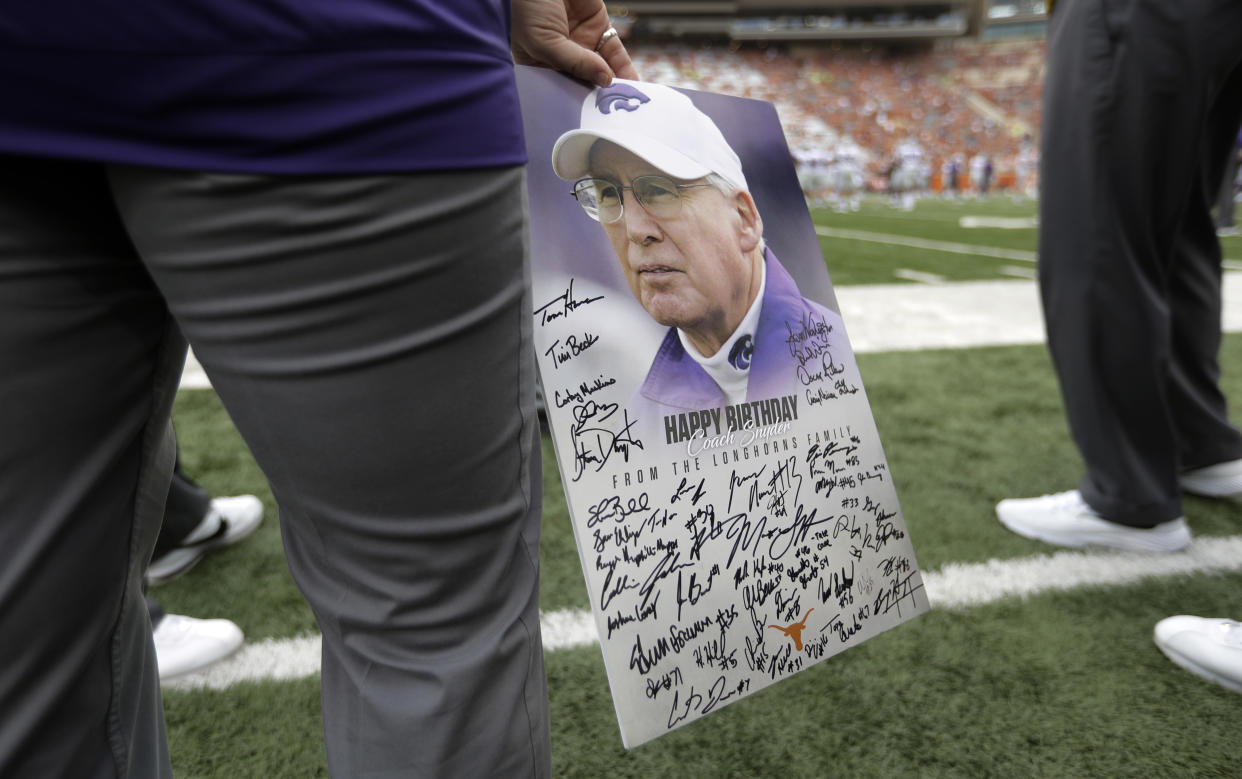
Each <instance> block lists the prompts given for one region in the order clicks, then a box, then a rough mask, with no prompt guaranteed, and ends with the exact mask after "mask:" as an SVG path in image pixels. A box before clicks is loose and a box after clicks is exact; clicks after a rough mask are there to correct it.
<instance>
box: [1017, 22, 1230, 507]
mask: <svg viewBox="0 0 1242 779" xmlns="http://www.w3.org/2000/svg"><path fill="white" fill-rule="evenodd" d="M1048 46H1049V56H1048V74H1047V82H1046V85H1045V90H1044V101H1045V102H1044V117H1043V124H1044V128H1045V129H1044V136H1043V149H1042V155H1041V157H1042V159H1043V160H1044V161H1045V163H1046V164H1045V169H1044V171H1043V174H1042V181H1043V191H1042V194H1041V215H1040V235H1039V239H1040V268H1039V272H1040V285H1041V291H1042V294H1043V303H1044V311H1045V316H1046V319H1047V327H1048V342H1049V348H1050V350H1051V352H1052V357H1053V362H1054V364H1055V366H1056V370H1057V374H1058V376H1059V378H1060V381H1061V391H1062V395H1063V398H1064V401H1065V407H1066V413H1067V416H1068V418H1069V424H1070V430H1071V432H1072V433H1073V436H1074V440H1075V442H1076V443H1077V444H1078V447H1079V450H1080V451H1081V452H1082V456H1083V459H1084V460H1085V462H1086V466H1087V473H1086V476H1085V477H1084V479H1083V481H1082V483H1081V484H1080V486H1079V489H1080V491H1081V493H1082V497H1083V498H1084V499H1085V500H1086V501H1087V503H1088V504H1089V505H1090V506H1091V507H1092V508H1094V509H1095V510H1096V511H1097V512H1099V513H1100V514H1101V515H1103V516H1104V517H1106V518H1108V519H1110V520H1112V521H1114V522H1118V523H1121V524H1125V525H1131V526H1135V527H1152V526H1155V525H1157V524H1159V523H1161V522H1165V521H1167V520H1171V519H1174V518H1176V517H1178V516H1180V515H1181V513H1182V509H1181V498H1180V493H1179V487H1178V473H1179V470H1181V469H1187V468H1194V467H1201V466H1207V465H1212V464H1215V463H1218V462H1222V461H1226V460H1231V459H1236V458H1239V457H1242V435H1239V433H1238V430H1237V429H1236V428H1234V427H1233V426H1232V425H1230V424H1229V421H1228V418H1227V414H1226V408H1225V399H1224V396H1223V395H1222V394H1221V391H1220V388H1219V386H1218V378H1219V374H1220V370H1219V365H1218V362H1217V354H1218V352H1219V348H1220V342H1221V331H1220V316H1221V291H1220V280H1221V254H1220V246H1219V243H1218V242H1217V239H1216V235H1215V229H1214V226H1213V224H1212V220H1211V217H1210V214H1209V208H1210V205H1211V203H1212V201H1213V199H1214V198H1215V196H1216V193H1217V191H1218V189H1217V188H1218V187H1219V185H1220V164H1221V161H1222V160H1223V159H1224V156H1225V149H1226V146H1227V144H1228V143H1231V142H1232V140H1233V133H1234V132H1235V131H1236V130H1237V127H1238V123H1239V121H1240V120H1242V4H1239V3H1216V2H1209V0H1188V1H1187V2H1184V3H1158V2H1149V1H1148V0H1062V2H1060V3H1058V4H1057V7H1056V11H1055V13H1054V14H1053V16H1052V23H1051V28H1050V30H1049V44H1048Z"/></svg>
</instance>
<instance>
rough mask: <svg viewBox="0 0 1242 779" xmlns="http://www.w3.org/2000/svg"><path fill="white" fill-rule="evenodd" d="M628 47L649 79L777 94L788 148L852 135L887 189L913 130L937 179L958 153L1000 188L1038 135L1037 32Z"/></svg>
mask: <svg viewBox="0 0 1242 779" xmlns="http://www.w3.org/2000/svg"><path fill="white" fill-rule="evenodd" d="M629 45H630V47H631V50H632V51H633V53H634V59H635V63H636V65H637V66H638V70H639V73H641V74H642V76H643V78H644V79H646V80H649V81H659V82H663V83H667V84H671V85H673V86H681V87H688V88H692V89H702V90H707V91H713V92H723V93H726V94H732V95H738V96H742V97H752V98H758V99H762V100H768V101H770V102H772V103H774V104H775V105H776V107H777V111H778V112H779V114H780V116H781V121H782V124H783V125H784V127H785V132H786V135H787V138H788V141H789V145H790V148H791V150H793V151H794V152H795V156H799V155H815V154H819V153H824V152H829V151H830V150H831V148H832V147H833V146H834V145H835V144H836V143H837V141H838V139H839V138H840V137H841V136H844V135H848V136H850V137H852V138H853V140H854V141H856V142H857V143H858V144H859V145H860V146H861V147H862V148H863V150H864V152H865V157H866V159H867V174H868V178H869V181H870V182H872V185H873V188H876V187H880V186H884V182H885V180H886V177H885V172H886V170H887V169H888V168H889V166H890V165H891V163H892V161H893V158H894V155H895V151H896V148H897V146H898V144H900V143H902V142H903V141H907V140H909V139H911V138H913V139H915V140H917V141H918V143H919V144H921V145H922V147H923V149H924V150H925V152H926V154H927V159H928V162H929V163H930V168H931V171H932V176H933V178H932V186H933V188H938V187H939V184H940V181H939V179H940V171H941V170H942V169H943V167H944V163H945V161H947V160H948V159H949V158H950V157H952V156H954V155H961V157H962V158H963V159H970V158H972V157H976V156H980V155H982V156H983V157H990V158H991V159H992V160H993V165H994V170H995V175H994V177H993V180H994V182H995V185H996V186H997V187H998V188H1006V187H1008V186H1012V184H1013V182H1014V180H1015V178H1016V172H1015V169H1016V167H1017V163H1016V158H1017V155H1018V154H1019V152H1020V151H1021V147H1022V140H1023V138H1024V137H1028V136H1029V137H1034V136H1036V135H1038V132H1039V106H1040V97H1041V92H1042V81H1043V67H1044V53H1045V46H1044V41H1043V40H1042V39H1037V40H1018V41H1005V42H997V43H981V42H977V41H967V40H963V39H953V40H945V41H941V42H939V43H938V44H936V45H934V46H925V47H920V48H915V49H909V48H896V49H888V48H883V47H879V46H875V45H867V44H863V45H853V46H850V45H841V44H837V45H834V46H831V47H829V46H818V47H812V46H801V47H793V46H791V47H785V46H778V45H767V46H764V47H757V46H741V45H737V44H734V45H733V46H732V47H729V48H725V47H719V46H715V47H698V46H695V45H692V44H686V43H658V44H647V43H644V42H641V41H638V42H631V43H630V44H629ZM963 184H964V185H968V182H966V181H963Z"/></svg>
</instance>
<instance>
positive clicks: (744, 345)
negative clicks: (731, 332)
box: [729, 335, 755, 371]
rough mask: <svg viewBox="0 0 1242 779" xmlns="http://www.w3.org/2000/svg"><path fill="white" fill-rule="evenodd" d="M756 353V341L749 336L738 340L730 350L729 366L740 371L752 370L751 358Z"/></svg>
mask: <svg viewBox="0 0 1242 779" xmlns="http://www.w3.org/2000/svg"><path fill="white" fill-rule="evenodd" d="M754 353H755V341H754V339H753V338H751V337H750V336H749V335H744V336H742V337H741V338H739V339H737V342H736V343H734V344H733V348H732V349H730V350H729V364H730V365H732V366H733V367H734V368H737V369H738V370H739V371H744V370H748V369H749V368H750V356H751V355H752V354H754Z"/></svg>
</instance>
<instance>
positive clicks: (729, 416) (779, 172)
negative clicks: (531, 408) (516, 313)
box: [519, 68, 928, 747]
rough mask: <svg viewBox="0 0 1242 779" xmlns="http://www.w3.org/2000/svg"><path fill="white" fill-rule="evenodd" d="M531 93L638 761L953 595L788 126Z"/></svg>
mask: <svg viewBox="0 0 1242 779" xmlns="http://www.w3.org/2000/svg"><path fill="white" fill-rule="evenodd" d="M519 86H520V89H521V96H522V105H523V107H524V110H525V125H526V135H527V145H528V153H529V157H530V164H529V178H528V187H529V199H530V212H531V249H532V258H533V290H534V306H535V313H534V316H535V347H536V351H537V353H538V360H539V373H540V378H541V381H542V384H543V392H544V398H545V404H546V406H547V410H548V416H549V422H550V427H551V432H552V437H553V440H554V442H555V448H556V452H557V459H558V462H559V466H560V470H561V474H562V477H563V481H564V484H565V491H566V496H567V499H568V504H569V511H570V516H571V520H572V522H573V526H574V533H575V537H576V540H577V545H578V551H579V555H580V558H581V563H582V569H583V572H584V574H585V577H586V584H587V588H588V590H589V592H590V598H591V606H592V610H593V613H594V616H595V620H596V625H597V627H598V630H599V635H600V639H601V645H602V648H603V654H604V662H605V665H606V667H607V671H608V678H609V683H610V685H611V687H612V694H613V701H614V704H615V706H616V711H617V718H618V721H619V722H620V726H621V735H622V740H623V741H624V743H625V745H626V746H627V747H632V746H635V745H637V744H641V743H643V742H645V741H648V740H650V739H652V738H655V737H657V736H660V735H662V734H663V733H666V732H668V731H669V730H672V729H674V728H677V727H680V726H682V725H685V724H687V723H689V722H691V721H693V720H695V719H697V718H699V717H702V716H703V715H705V714H708V713H710V712H712V711H715V710H717V709H719V708H720V707H722V706H724V705H727V704H730V703H733V702H735V701H737V700H740V699H741V698H743V697H745V696H747V695H749V694H751V693H754V692H757V691H758V690H761V689H763V688H764V687H766V686H768V685H770V684H773V683H775V682H778V681H781V680H782V679H785V678H787V677H789V676H792V675H793V674H796V673H798V672H799V671H802V670H805V669H806V668H808V667H810V666H811V665H814V664H816V663H818V662H820V661H821V660H824V659H826V658H828V657H831V656H832V655H834V654H836V653H837V652H840V651H842V650H844V649H847V648H848V647H850V646H853V645H855V644H858V643H861V642H862V641H865V640H867V639H869V638H871V637H873V636H875V635H877V634H878V633H881V632H883V631H885V630H888V629H889V628H891V627H894V626H896V625H898V624H899V623H901V622H903V621H905V620H908V619H911V618H912V617H914V616H916V615H918V614H920V613H922V612H923V611H925V610H926V609H927V606H928V604H927V598H926V594H925V592H924V591H923V584H922V579H921V577H920V574H919V571H918V566H917V563H916V561H915V556H914V549H913V547H912V546H911V543H910V538H909V536H908V534H907V531H906V525H905V521H904V519H903V517H902V514H901V509H900V507H899V505H898V502H897V494H896V492H895V490H894V488H893V482H892V479H891V478H890V475H889V471H888V466H887V462H886V460H885V457H884V451H883V449H882V448H881V446H880V440H879V437H878V435H877V433H876V428H875V423H874V421H873V419H872V415H871V410H870V407H869V405H868V402H867V398H866V394H865V392H864V390H863V383H862V379H861V378H860V376H859V373H858V367H857V365H856V363H855V360H854V355H853V351H852V350H851V348H850V344H849V340H848V338H847V337H846V331H845V325H844V323H843V322H842V321H841V317H840V315H839V314H838V307H837V304H836V300H835V297H834V296H833V293H832V287H831V283H830V281H829V279H828V274H827V271H826V269H825V265H824V259H823V255H822V254H821V251H820V247H819V242H818V240H817V237H816V235H815V231H814V228H813V225H812V223H811V220H810V216H809V214H808V212H807V209H806V205H805V202H804V201H803V199H802V194H801V190H800V189H799V187H798V182H797V178H796V174H795V171H794V168H793V164H792V162H791V159H790V155H789V152H788V149H787V147H786V145H785V141H784V137H783V135H782V132H781V128H780V124H779V121H778V120H777V116H776V112H775V110H774V109H773V107H772V106H771V105H770V104H768V103H763V102H759V101H753V100H744V99H739V98H732V97H726V96H722V95H714V94H708V93H701V92H689V91H679V90H674V89H671V88H669V87H665V86H662V85H657V84H648V83H643V82H624V81H617V82H615V83H614V84H613V85H612V86H611V87H608V88H606V89H589V88H588V87H586V86H583V85H581V84H578V83H576V82H574V81H571V80H570V79H567V78H565V77H563V76H560V75H557V74H554V73H552V72H549V71H542V70H538V69H532V68H520V69H519Z"/></svg>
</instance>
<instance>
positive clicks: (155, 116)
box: [0, 0, 525, 174]
mask: <svg viewBox="0 0 1242 779" xmlns="http://www.w3.org/2000/svg"><path fill="white" fill-rule="evenodd" d="M509 21H510V20H509V0H3V2H2V3H0V153H13V154H25V155H37V156H52V157H65V158H72V159H83V160H97V161H104V162H118V163H135V164H143V165H154V166H160V167H172V168H182V169H194V170H218V171H232V172H242V173H245V172H253V173H293V174H297V173H307V174H312V173H374V172H396V171H405V170H411V171H417V170H446V169H461V168H478V167H492V166H503V165H517V164H521V163H523V162H524V161H525V144H524V142H523V139H522V123H521V115H520V111H519V108H518V99H517V89H516V86H515V83H514V75H513V65H512V59H511V56H510V53H509Z"/></svg>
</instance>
